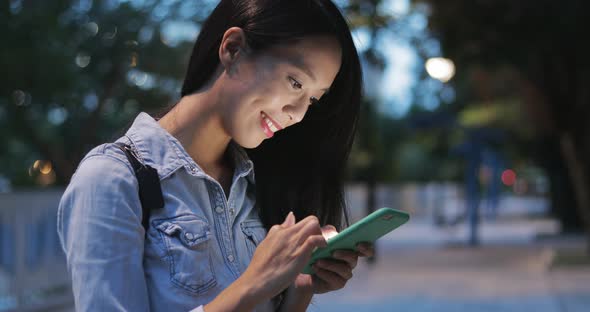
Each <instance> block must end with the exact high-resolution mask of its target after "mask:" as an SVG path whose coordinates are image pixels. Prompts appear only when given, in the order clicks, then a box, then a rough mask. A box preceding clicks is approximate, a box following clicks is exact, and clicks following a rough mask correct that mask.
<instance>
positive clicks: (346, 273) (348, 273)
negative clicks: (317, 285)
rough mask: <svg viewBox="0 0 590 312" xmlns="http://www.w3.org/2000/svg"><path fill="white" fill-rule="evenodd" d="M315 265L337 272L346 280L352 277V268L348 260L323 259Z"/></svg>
mask: <svg viewBox="0 0 590 312" xmlns="http://www.w3.org/2000/svg"><path fill="white" fill-rule="evenodd" d="M315 265H316V266H317V267H319V268H320V269H324V270H326V271H330V272H333V273H336V274H338V275H339V276H340V277H342V278H343V279H345V280H349V279H351V278H352V268H351V267H350V266H349V265H348V263H346V262H342V261H338V260H330V259H321V260H318V261H316V263H315Z"/></svg>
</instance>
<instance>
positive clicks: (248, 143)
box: [234, 138, 264, 149]
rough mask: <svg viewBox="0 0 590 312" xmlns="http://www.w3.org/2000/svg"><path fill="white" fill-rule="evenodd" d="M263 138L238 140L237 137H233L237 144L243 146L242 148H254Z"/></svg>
mask: <svg viewBox="0 0 590 312" xmlns="http://www.w3.org/2000/svg"><path fill="white" fill-rule="evenodd" d="M263 141H264V140H260V139H252V138H250V139H245V140H240V139H239V138H234V142H236V143H237V144H238V145H239V146H241V147H243V148H248V149H252V148H256V147H258V146H260V144H262V142H263Z"/></svg>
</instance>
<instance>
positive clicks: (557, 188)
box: [424, 0, 590, 250]
mask: <svg viewBox="0 0 590 312" xmlns="http://www.w3.org/2000/svg"><path fill="white" fill-rule="evenodd" d="M424 2H427V3H429V4H430V5H431V7H432V14H431V17H430V28H431V31H433V32H434V33H435V34H436V35H437V36H438V37H439V38H440V40H441V43H442V49H443V51H444V54H445V56H447V57H450V58H451V59H453V60H454V61H455V63H456V64H457V67H458V69H459V71H460V72H462V73H463V74H465V75H467V76H468V79H469V80H470V81H469V84H470V85H471V86H472V87H473V88H476V89H478V88H479V89H480V90H476V92H479V97H480V99H482V98H483V99H484V100H487V99H489V98H490V97H493V96H494V95H496V94H497V93H494V92H495V90H494V89H492V88H490V87H489V85H487V84H486V83H484V82H485V79H484V80H483V81H482V80H481V79H480V78H481V77H485V76H486V75H490V74H494V72H496V73H497V72H498V71H502V70H506V69H507V70H509V71H513V72H514V73H515V74H514V75H513V76H515V77H516V78H517V79H516V81H515V82H516V83H515V85H513V87H515V88H516V89H517V93H518V95H519V96H520V98H521V100H522V103H523V107H524V108H525V109H526V111H527V112H528V116H529V117H530V120H532V122H533V126H534V131H535V132H534V141H535V142H537V143H536V144H535V146H536V149H535V152H533V153H531V154H532V155H531V156H533V157H535V158H536V159H537V160H538V161H539V163H540V164H542V165H544V167H545V168H546V170H547V172H548V174H549V176H550V179H551V187H552V190H551V191H552V197H553V206H554V207H555V208H556V209H557V210H558V212H559V215H560V217H561V220H562V222H563V224H564V226H566V227H570V226H575V221H576V220H583V223H584V224H585V227H586V232H587V233H588V235H589V240H588V241H589V250H590V164H589V163H588V159H590V141H589V140H588V137H589V135H590V123H588V118H589V117H590V103H589V101H590V91H589V89H588V87H587V85H588V79H589V76H588V74H589V70H590V66H589V64H590V63H589V62H588V57H587V55H588V53H589V52H590V46H589V45H588V43H587V40H586V39H584V38H586V37H585V36H586V33H587V32H588V29H590V20H589V19H588V18H587V12H588V11H589V9H590V3H589V2H587V1H583V0H578V1H566V2H555V1H549V0H541V1H539V0H526V1H510V0H500V1H470V0H451V1H438V0H427V1H424ZM459 75H460V73H459ZM564 169H565V170H564ZM572 190H573V192H572ZM569 194H572V196H569ZM576 215H577V216H578V217H576Z"/></svg>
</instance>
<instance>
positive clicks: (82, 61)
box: [76, 52, 90, 68]
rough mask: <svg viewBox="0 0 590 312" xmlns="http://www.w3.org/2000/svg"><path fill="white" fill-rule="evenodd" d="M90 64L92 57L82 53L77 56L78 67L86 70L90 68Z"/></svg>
mask: <svg viewBox="0 0 590 312" xmlns="http://www.w3.org/2000/svg"><path fill="white" fill-rule="evenodd" d="M88 64H90V55H88V54H86V53H84V52H80V53H78V55H76V65H78V67H81V68H84V67H86V66H88Z"/></svg>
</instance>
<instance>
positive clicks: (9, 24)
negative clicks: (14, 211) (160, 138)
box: [0, 0, 215, 186]
mask: <svg viewBox="0 0 590 312" xmlns="http://www.w3.org/2000/svg"><path fill="white" fill-rule="evenodd" d="M121 2H122V1H94V2H93V1H85V0H76V1H66V0H55V1H7V2H3V3H2V4H1V5H0V37H1V38H3V46H2V49H1V52H0V53H1V54H0V67H1V68H2V73H3V74H2V76H1V77H0V79H1V82H0V129H1V130H0V139H1V140H2V142H3V143H4V148H2V149H1V150H0V172H2V173H5V174H6V175H7V176H8V177H9V178H10V179H11V180H12V183H13V184H14V185H16V186H22V185H30V184H32V183H34V182H36V183H40V184H52V183H58V184H64V183H67V182H68V181H69V178H70V176H71V175H72V173H73V172H74V170H75V168H76V166H77V164H78V162H79V161H80V160H81V158H82V156H83V155H84V154H85V153H87V152H88V151H89V150H90V149H91V148H92V147H94V146H96V145H98V144H101V143H103V142H106V141H108V140H111V139H112V138H113V135H115V132H121V131H122V130H124V129H123V128H124V126H125V125H126V124H127V123H129V121H130V120H131V119H132V118H133V117H134V116H135V115H136V114H137V113H138V112H139V111H150V110H156V109H158V108H162V107H164V106H166V104H168V103H170V102H171V101H172V100H174V99H175V98H176V97H177V94H178V93H179V92H178V91H179V87H180V83H181V80H180V79H182V75H183V74H184V68H185V62H186V60H187V59H188V53H189V52H190V48H191V47H192V44H191V42H190V40H188V41H187V40H185V41H183V40H180V39H182V38H180V39H179V36H178V34H176V35H175V36H169V35H168V36H167V32H168V33H170V32H171V30H172V31H174V30H176V32H179V33H180V35H182V30H183V29H185V32H186V29H188V30H192V31H193V34H190V35H189V37H191V36H192V38H188V39H193V38H194V36H196V33H197V31H198V23H199V22H200V21H202V20H203V18H204V17H205V15H206V14H208V12H210V9H211V8H212V5H214V4H215V1H201V3H199V4H198V9H197V3H192V4H189V3H185V2H182V1H166V2H165V3H159V2H154V1H146V2H142V3H135V2H132V3H129V2H122V3H121ZM187 12H191V13H190V14H187ZM182 23H184V24H182ZM179 24H181V25H182V26H183V27H176V28H174V27H175V26H178V25H179ZM185 39H186V38H185ZM117 134H119V135H120V134H122V133H117ZM36 160H41V161H44V162H36ZM27 168H29V170H28V171H27Z"/></svg>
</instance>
